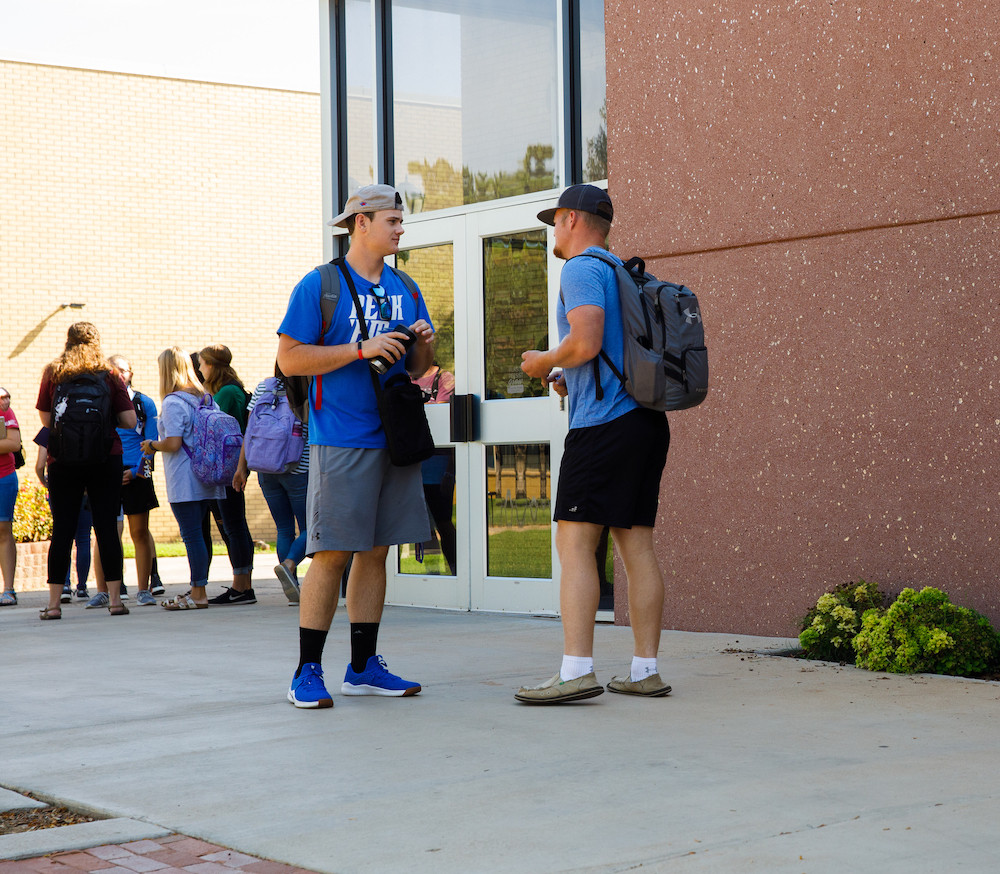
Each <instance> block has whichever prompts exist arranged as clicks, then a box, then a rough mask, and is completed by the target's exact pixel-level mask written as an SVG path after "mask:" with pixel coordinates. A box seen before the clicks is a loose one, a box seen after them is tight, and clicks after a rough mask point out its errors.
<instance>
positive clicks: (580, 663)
mask: <svg viewBox="0 0 1000 874" xmlns="http://www.w3.org/2000/svg"><path fill="white" fill-rule="evenodd" d="M593 672H594V657H593V656H570V655H564V656H563V660H562V667H561V668H560V669H559V679H560V680H562V681H563V682H564V683H565V682H566V681H567V680H575V679H577V678H578V677H583V676H585V675H587V674H592V673H593Z"/></svg>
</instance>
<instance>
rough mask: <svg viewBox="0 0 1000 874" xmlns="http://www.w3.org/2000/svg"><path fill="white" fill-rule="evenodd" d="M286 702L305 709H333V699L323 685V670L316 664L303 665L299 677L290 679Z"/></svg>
mask: <svg viewBox="0 0 1000 874" xmlns="http://www.w3.org/2000/svg"><path fill="white" fill-rule="evenodd" d="M288 700H289V701H291V702H292V704H294V705H295V706H296V707H302V708H305V709H315V708H317V707H333V699H332V698H331V697H330V693H329V692H327V691H326V686H324V685H323V668H321V667H320V666H319V665H318V664H317V663H316V662H309V663H308V664H305V665H303V666H302V670H301V671H300V672H299V675H298V676H297V677H293V678H292V685H291V688H289V690H288Z"/></svg>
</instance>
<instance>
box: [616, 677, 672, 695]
mask: <svg viewBox="0 0 1000 874" xmlns="http://www.w3.org/2000/svg"><path fill="white" fill-rule="evenodd" d="M608 691H609V692H621V693H622V694H623V695H642V696H643V697H645V698H662V697H663V696H664V695H669V694H670V687H669V686H668V685H667V684H666V683H664V682H663V680H661V679H660V675H659V674H650V675H649V676H648V677H643V678H642V679H641V680H633V679H632V678H631V677H612V679H611V682H610V683H608Z"/></svg>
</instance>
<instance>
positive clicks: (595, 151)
mask: <svg viewBox="0 0 1000 874" xmlns="http://www.w3.org/2000/svg"><path fill="white" fill-rule="evenodd" d="M605 93H606V71H605V60H604V0H580V103H581V107H580V108H581V130H582V132H583V181H584V182H595V181H597V180H599V179H607V178H608V113H607V109H608V104H607V100H606V98H605Z"/></svg>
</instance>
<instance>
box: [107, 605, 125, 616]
mask: <svg viewBox="0 0 1000 874" xmlns="http://www.w3.org/2000/svg"><path fill="white" fill-rule="evenodd" d="M108 613H110V614H111V615H112V616H128V607H126V606H125V605H124V604H119V605H118V606H117V607H108Z"/></svg>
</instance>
